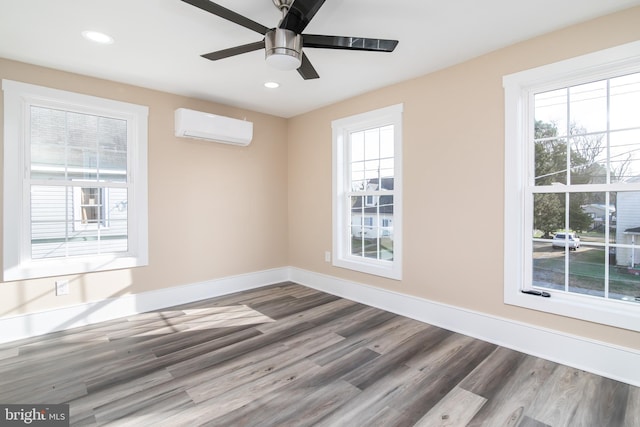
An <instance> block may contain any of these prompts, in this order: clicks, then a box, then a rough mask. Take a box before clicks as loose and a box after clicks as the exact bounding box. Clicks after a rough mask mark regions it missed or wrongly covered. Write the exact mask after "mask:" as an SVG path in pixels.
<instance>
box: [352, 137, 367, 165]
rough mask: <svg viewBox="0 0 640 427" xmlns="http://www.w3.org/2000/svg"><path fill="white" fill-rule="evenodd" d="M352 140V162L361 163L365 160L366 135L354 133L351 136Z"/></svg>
mask: <svg viewBox="0 0 640 427" xmlns="http://www.w3.org/2000/svg"><path fill="white" fill-rule="evenodd" d="M349 136H350V138H351V161H352V162H360V161H363V160H364V133H363V132H354V133H352V134H351V135H349Z"/></svg>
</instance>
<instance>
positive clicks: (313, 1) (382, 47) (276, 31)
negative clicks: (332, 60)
mask: <svg viewBox="0 0 640 427" xmlns="http://www.w3.org/2000/svg"><path fill="white" fill-rule="evenodd" d="M182 1H183V2H185V3H189V4H190V5H192V6H195V7H197V8H199V9H202V10H204V11H206V12H209V13H211V14H213V15H216V16H219V17H220V18H223V19H226V20H228V21H231V22H233V23H235V24H238V25H241V26H243V27H245V28H247V29H249V30H252V31H255V32H257V33H260V34H262V35H263V36H264V39H263V40H262V41H259V42H253V43H249V44H245V45H242V46H236V47H232V48H228V49H223V50H219V51H215V52H210V53H207V54H204V55H202V57H203V58H206V59H209V60H211V61H217V60H219V59H224V58H228V57H230V56H235V55H240V54H241V53H247V52H253V51H256V50H260V49H264V50H265V60H266V62H267V63H268V64H269V65H271V66H273V67H274V68H277V69H280V70H294V69H297V70H298V73H299V74H300V75H301V76H302V78H303V79H305V80H309V79H317V78H318V77H319V75H318V72H317V71H316V70H315V68H313V65H311V62H310V61H309V59H308V58H307V55H305V54H304V52H303V51H302V48H303V47H307V48H320V49H343V50H362V51H368V52H393V50H394V49H395V47H396V45H397V44H398V41H397V40H385V39H369V38H364V37H345V36H327V35H315V34H303V33H302V32H303V31H304V29H305V28H306V27H307V25H309V22H310V21H311V19H312V18H313V17H314V16H315V14H316V13H317V12H318V10H319V9H320V7H321V6H322V5H323V4H324V2H325V0H273V4H274V5H275V6H276V7H277V8H278V9H279V10H280V11H281V12H282V20H281V21H280V23H279V24H278V26H277V27H276V28H267V27H265V26H264V25H262V24H260V23H258V22H255V21H253V20H251V19H249V18H247V17H246V16H242V15H240V14H238V13H236V12H234V11H232V10H229V9H227V8H225V7H222V6H220V5H219V4H217V3H214V2H211V1H209V0H182Z"/></svg>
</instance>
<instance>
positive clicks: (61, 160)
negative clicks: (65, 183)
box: [30, 107, 66, 179]
mask: <svg viewBox="0 0 640 427" xmlns="http://www.w3.org/2000/svg"><path fill="white" fill-rule="evenodd" d="M30 112H31V114H30V119H31V126H30V137H31V149H30V154H31V177H32V178H42V179H64V178H65V176H64V172H65V170H64V165H65V162H66V119H65V112H64V111H59V110H52V109H49V108H41V107H31V109H30Z"/></svg>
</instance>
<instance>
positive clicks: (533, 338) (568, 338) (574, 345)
mask: <svg viewBox="0 0 640 427" xmlns="http://www.w3.org/2000/svg"><path fill="white" fill-rule="evenodd" d="M290 280H291V281H293V282H296V283H299V284H301V285H304V286H307V287H310V288H314V289H317V290H320V291H323V292H327V293H330V294H333V295H337V296H340V297H343V298H347V299H350V300H353V301H357V302H360V303H363V304H367V305H369V306H372V307H377V308H380V309H383V310H386V311H390V312H392V313H397V314H400V315H402V316H406V317H409V318H412V319H416V320H419V321H421V322H425V323H429V324H431V325H435V326H438V327H441V328H445V329H448V330H451V331H455V332H458V333H461V334H465V335H469V336H471V337H474V338H478V339H481V340H484V341H488V342H491V343H494V344H497V345H500V346H502V347H506V348H510V349H513V350H516V351H520V352H524V353H527V354H530V355H533V356H537V357H541V358H544V359H547V360H551V361H553V362H556V363H561V364H563V365H567V366H571V367H574V368H577V369H582V370H585V371H588V372H592V373H594V374H597V375H601V376H603V377H607V378H611V379H614V380H617V381H621V382H624V383H627V384H631V385H634V386H639V387H640V369H638V366H640V351H639V350H634V349H631V348H626V347H621V346H617V345H613V344H608V343H604V342H600V341H596V340H591V339H588V338H583V337H580V336H576V335H571V334H567V333H564V332H559V331H555V330H552V329H546V328H542V327H538V326H534V325H530V324H526V323H522V322H518V321H514V320H510V319H505V318H501V317H497V316H493V315H489V314H485V313H480V312H477V311H473V310H467V309H463V308H460V307H454V306H451V305H447V304H442V303H438V302H435V301H430V300H426V299H423V298H418V297H414V296H410V295H405V294H401V293H398V292H392V291H388V290H385V289H380V288H376V287H372V286H368V285H364V284H361V283H356V282H352V281H349V280H345V279H340V278H337V277H333V276H327V275H323V274H319V273H314V272H311V271H308V270H302V269H298V268H295V267H291V275H290Z"/></svg>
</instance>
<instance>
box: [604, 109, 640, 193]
mask: <svg viewBox="0 0 640 427" xmlns="http://www.w3.org/2000/svg"><path fill="white" fill-rule="evenodd" d="M639 108H640V107H639ZM638 111H640V110H638ZM638 111H636V114H637V115H638V116H640V114H638ZM610 138H611V143H610V145H611V148H610V152H611V160H610V168H611V182H612V183H616V182H638V180H639V179H640V130H638V129H636V130H629V131H623V132H614V133H611V137H610Z"/></svg>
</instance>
